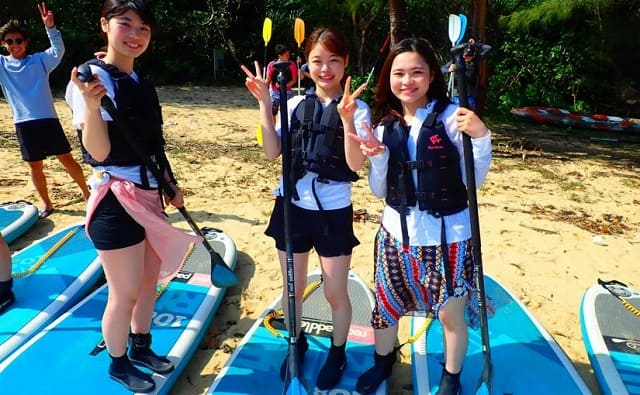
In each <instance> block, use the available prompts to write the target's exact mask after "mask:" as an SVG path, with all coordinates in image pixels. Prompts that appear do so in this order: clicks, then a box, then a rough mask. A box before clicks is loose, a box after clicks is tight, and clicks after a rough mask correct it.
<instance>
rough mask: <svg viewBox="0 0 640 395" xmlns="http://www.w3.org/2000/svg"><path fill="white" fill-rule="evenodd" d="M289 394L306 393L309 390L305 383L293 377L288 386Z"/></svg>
mask: <svg viewBox="0 0 640 395" xmlns="http://www.w3.org/2000/svg"><path fill="white" fill-rule="evenodd" d="M286 394H287V395H306V394H309V391H307V389H306V388H305V387H304V384H303V383H302V382H301V381H300V380H299V379H298V378H296V377H294V378H292V379H291V381H290V382H289V386H288V387H287V392H286Z"/></svg>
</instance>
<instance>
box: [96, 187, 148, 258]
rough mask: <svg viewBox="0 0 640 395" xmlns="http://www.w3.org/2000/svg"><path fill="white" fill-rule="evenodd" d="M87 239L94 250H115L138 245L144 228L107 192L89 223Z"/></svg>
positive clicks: (143, 234)
mask: <svg viewBox="0 0 640 395" xmlns="http://www.w3.org/2000/svg"><path fill="white" fill-rule="evenodd" d="M89 237H90V238H91V241H92V242H93V245H94V247H95V248H96V250H103V251H105V250H115V249H118V248H125V247H130V246H132V245H135V244H138V243H140V242H141V241H143V240H144V238H145V233H144V228H143V227H142V226H141V225H140V224H139V223H137V222H136V221H135V220H134V219H133V218H131V216H130V215H129V214H128V213H127V212H126V211H125V209H124V207H122V205H121V204H120V202H119V201H118V198H116V196H115V195H114V194H113V192H111V191H109V192H107V193H106V195H104V197H103V198H102V200H101V201H100V203H98V207H96V210H95V211H94V213H93V216H92V217H91V220H90V221H89Z"/></svg>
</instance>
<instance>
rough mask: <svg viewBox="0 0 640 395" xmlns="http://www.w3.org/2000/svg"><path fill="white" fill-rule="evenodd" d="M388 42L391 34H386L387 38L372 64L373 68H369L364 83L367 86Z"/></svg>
mask: <svg viewBox="0 0 640 395" xmlns="http://www.w3.org/2000/svg"><path fill="white" fill-rule="evenodd" d="M390 40H391V32H389V33H387V38H385V40H384V42H383V43H382V46H381V47H380V51H379V52H378V56H376V61H375V62H374V63H373V67H371V71H369V75H367V81H366V83H367V84H369V81H370V80H371V77H372V76H373V71H374V70H375V69H376V66H377V65H378V63H379V62H380V60H381V59H382V55H383V54H384V50H385V49H386V48H387V45H389V41H390Z"/></svg>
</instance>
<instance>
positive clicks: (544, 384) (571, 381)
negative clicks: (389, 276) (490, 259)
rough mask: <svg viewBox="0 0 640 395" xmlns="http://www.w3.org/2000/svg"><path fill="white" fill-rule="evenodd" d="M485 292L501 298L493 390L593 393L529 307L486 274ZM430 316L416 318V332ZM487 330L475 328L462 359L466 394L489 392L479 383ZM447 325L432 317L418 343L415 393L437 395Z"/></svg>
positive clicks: (525, 394) (492, 325) (493, 326)
mask: <svg viewBox="0 0 640 395" xmlns="http://www.w3.org/2000/svg"><path fill="white" fill-rule="evenodd" d="M484 278H485V280H484V284H485V291H486V293H487V295H488V296H489V297H490V298H491V299H493V302H494V303H495V308H496V312H495V315H494V316H493V317H492V318H490V319H489V325H488V326H489V339H490V340H489V341H490V347H491V348H490V352H491V362H492V366H493V375H492V378H491V393H492V394H518V395H541V394H563V395H571V394H590V393H591V392H590V391H589V388H588V387H587V385H586V384H585V383H584V381H583V380H582V378H581V377H580V375H579V374H578V372H577V371H576V369H575V368H574V366H573V365H572V363H571V361H570V360H569V358H568V357H567V356H566V354H565V353H564V351H563V350H562V349H561V348H560V346H559V345H558V343H556V341H555V340H554V339H553V338H552V337H551V335H550V334H549V333H548V332H547V331H546V330H545V329H544V328H543V327H542V325H541V324H540V323H539V322H538V321H537V320H536V319H535V318H534V317H533V315H532V314H531V313H530V312H529V311H528V310H527V308H526V307H525V306H524V305H523V304H522V303H521V302H520V301H519V300H518V299H517V298H516V297H515V296H514V295H512V294H511V293H510V292H509V291H507V289H505V288H504V287H503V286H502V285H501V284H500V283H499V282H498V281H496V280H495V279H493V278H492V277H490V276H487V275H485V277H484ZM426 320H428V318H425V317H412V319H411V335H414V334H417V333H418V332H419V331H420V329H421V328H423V324H424V323H425V321H426ZM481 333H482V331H481V330H480V329H478V330H472V329H469V349H468V351H467V355H466V357H465V360H464V361H463V363H462V366H463V370H462V376H461V383H462V394H463V395H470V394H477V393H486V392H484V391H483V390H485V389H486V387H484V386H483V387H482V388H481V391H479V392H478V391H477V390H478V383H479V379H480V376H481V374H482V370H483V366H484V364H483V360H484V358H483V353H482V338H481ZM442 343H443V340H442V326H441V325H440V322H439V321H437V320H433V321H431V323H430V325H429V326H428V328H427V330H426V332H424V333H423V334H422V335H421V336H420V337H419V338H418V340H417V341H416V342H415V343H413V344H412V347H411V354H412V358H411V359H412V369H413V385H414V394H417V395H427V394H430V393H432V394H435V393H436V392H437V390H438V386H439V384H440V377H441V375H442V364H441V362H443V361H444V351H443V344H442Z"/></svg>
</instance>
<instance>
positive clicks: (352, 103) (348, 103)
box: [337, 77, 367, 121]
mask: <svg viewBox="0 0 640 395" xmlns="http://www.w3.org/2000/svg"><path fill="white" fill-rule="evenodd" d="M366 87H367V83H366V82H365V83H364V84H362V85H360V86H359V87H358V89H356V90H355V91H354V92H353V93H349V91H350V90H351V77H347V81H346V82H345V84H344V94H343V95H342V99H340V102H339V103H338V107H337V108H338V114H340V117H341V118H342V119H343V120H347V121H351V120H353V115H354V114H355V113H356V110H357V109H358V103H356V98H357V97H358V96H360V94H361V93H362V91H363V90H364V89H365V88H366Z"/></svg>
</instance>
